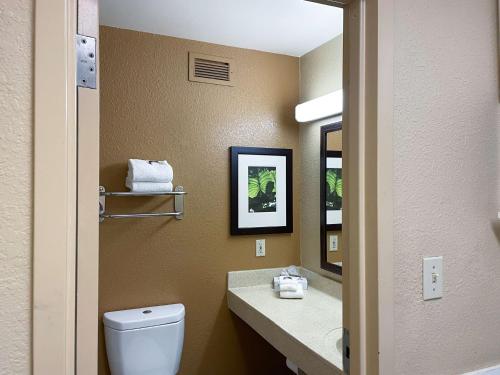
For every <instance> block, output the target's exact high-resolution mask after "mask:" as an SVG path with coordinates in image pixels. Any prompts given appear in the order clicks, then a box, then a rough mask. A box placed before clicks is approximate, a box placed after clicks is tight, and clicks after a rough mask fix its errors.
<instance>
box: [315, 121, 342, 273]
mask: <svg viewBox="0 0 500 375" xmlns="http://www.w3.org/2000/svg"><path fill="white" fill-rule="evenodd" d="M320 130H321V131H320V136H321V141H320V145H321V147H320V177H319V178H320V193H319V194H320V198H319V201H320V208H319V213H320V225H319V226H320V236H321V237H320V243H321V246H320V251H321V256H320V259H321V268H322V269H324V270H327V271H330V272H333V273H335V274H337V275H340V276H342V267H341V266H338V265H336V264H332V263H328V252H327V248H326V233H327V231H328V229H330V230H338V229H339V228H338V227H334V226H336V225H339V224H333V225H332V226H331V228H327V225H326V185H325V181H326V154H327V136H328V133H330V132H334V131H339V130H342V120H340V121H337V122H334V123H331V124H328V125H324V126H321V129H320ZM340 229H342V224H340ZM344 251H345V249H344Z"/></svg>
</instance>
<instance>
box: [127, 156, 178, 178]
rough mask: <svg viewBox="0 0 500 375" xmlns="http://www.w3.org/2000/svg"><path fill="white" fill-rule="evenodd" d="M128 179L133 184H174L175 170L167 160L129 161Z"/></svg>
mask: <svg viewBox="0 0 500 375" xmlns="http://www.w3.org/2000/svg"><path fill="white" fill-rule="evenodd" d="M127 179H129V180H131V181H133V182H172V180H173V179H174V170H173V169H172V166H171V165H170V164H168V162H167V161H166V160H141V159H129V161H128V175H127Z"/></svg>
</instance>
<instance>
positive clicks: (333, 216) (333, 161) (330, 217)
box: [326, 157, 342, 225]
mask: <svg viewBox="0 0 500 375" xmlns="http://www.w3.org/2000/svg"><path fill="white" fill-rule="evenodd" d="M326 168H327V169H330V168H340V169H342V158H341V157H338V158H337V157H328V158H326ZM326 224H327V225H329V224H342V210H330V211H329V210H326Z"/></svg>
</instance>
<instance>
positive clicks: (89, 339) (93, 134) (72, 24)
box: [32, 0, 99, 375]
mask: <svg viewBox="0 0 500 375" xmlns="http://www.w3.org/2000/svg"><path fill="white" fill-rule="evenodd" d="M92 5H93V7H92ZM77 6H79V8H80V9H78V10H77ZM83 6H85V9H82V7H83ZM92 9H94V10H97V0H78V1H77V0H37V1H36V4H35V69H34V70H35V72H34V73H35V74H34V86H35V87H34V107H35V111H34V143H35V147H34V212H33V216H34V220H33V225H34V236H33V237H34V238H33V340H32V341H33V372H34V373H35V374H51V375H59V374H61V375H63V374H74V373H75V372H78V373H79V374H90V375H91V374H96V373H97V328H98V325H97V319H98V316H97V308H98V306H97V303H98V299H97V293H98V290H97V283H98V205H97V202H98V178H99V176H98V166H99V164H98V163H99V143H98V141H99V112H98V101H99V96H98V92H97V91H96V90H91V89H82V88H79V89H78V90H77V88H76V48H75V36H76V33H77V30H78V32H83V33H86V35H90V36H94V30H97V22H98V21H97V13H95V14H93V15H92V12H91V10H92ZM82 10H87V11H89V10H90V11H89V12H87V13H86V14H85V15H86V19H88V18H90V17H93V19H94V20H95V22H94V27H95V29H94V30H93V29H92V28H91V27H89V25H88V24H83V25H82V23H81V22H80V23H79V24H78V29H77V13H78V14H80V16H81V14H82ZM80 18H81V17H80ZM86 109H90V110H89V111H86ZM82 125H84V126H82ZM78 126H80V131H78V130H77V129H78V128H77V127H78ZM78 271H80V272H78ZM78 283H79V285H80V286H79V288H78V289H77V287H76V285H77V284H78ZM77 321H78V327H77V324H76V323H77ZM77 330H78V332H80V333H79V334H78V335H76V333H77ZM77 358H78V359H79V360H78V361H77ZM77 370H78V371H77Z"/></svg>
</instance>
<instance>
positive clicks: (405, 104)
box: [394, 0, 500, 375]
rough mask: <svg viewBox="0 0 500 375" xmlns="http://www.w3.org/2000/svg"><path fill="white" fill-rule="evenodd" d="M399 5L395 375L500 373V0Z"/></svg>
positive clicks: (405, 1) (401, 0) (403, 0)
mask: <svg viewBox="0 0 500 375" xmlns="http://www.w3.org/2000/svg"><path fill="white" fill-rule="evenodd" d="M394 3H395V60H394V62H395V64H394V67H395V84H394V90H395V93H394V236H395V237H394V243H395V254H394V267H395V269H394V272H395V275H394V278H395V282H394V285H395V307H394V313H395V358H396V361H397V363H396V371H395V373H396V374H398V375H400V374H401V375H402V374H408V375H419V374H425V375H432V374H439V375H444V374H459V373H463V372H466V371H467V370H472V369H475V368H480V367H487V366H488V365H493V364H495V363H500V243H499V241H500V226H499V224H498V221H497V220H496V219H495V218H496V215H497V209H498V208H499V202H498V195H499V189H500V186H499V185H498V174H499V161H498V160H499V159H498V149H499V138H498V137H499V133H498V132H499V128H500V127H499V104H498V97H499V84H498V73H497V72H498V54H497V33H498V28H497V6H496V3H497V0H475V1H470V0H467V1H466V0H441V1H433V0H419V1H415V0H397V1H395V2H394ZM429 255H443V256H444V297H443V299H440V300H435V301H428V302H423V301H422V292H421V273H422V269H421V267H422V257H424V256H429Z"/></svg>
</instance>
